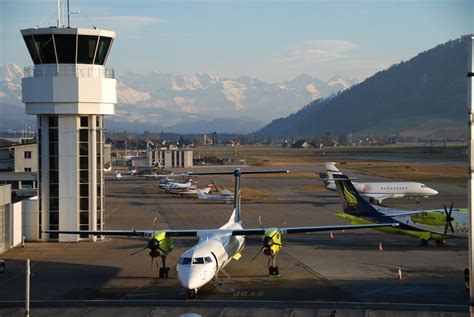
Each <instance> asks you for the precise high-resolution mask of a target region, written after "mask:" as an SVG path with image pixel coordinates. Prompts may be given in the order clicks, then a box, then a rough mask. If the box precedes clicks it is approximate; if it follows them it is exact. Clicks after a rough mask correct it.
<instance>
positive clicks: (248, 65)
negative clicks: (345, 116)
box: [0, 0, 474, 82]
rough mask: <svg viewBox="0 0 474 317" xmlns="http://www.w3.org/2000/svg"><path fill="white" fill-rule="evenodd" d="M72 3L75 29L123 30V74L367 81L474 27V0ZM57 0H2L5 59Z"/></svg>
mask: <svg viewBox="0 0 474 317" xmlns="http://www.w3.org/2000/svg"><path fill="white" fill-rule="evenodd" d="M70 2H71V9H72V10H73V11H77V10H80V12H81V13H80V14H75V15H72V26H73V27H89V26H90V23H89V20H90V21H92V23H93V24H94V25H95V26H97V27H98V28H103V29H110V30H113V31H116V32H117V39H116V41H115V44H114V48H113V50H112V53H111V55H110V58H109V61H108V66H110V67H113V68H115V70H116V71H117V72H118V73H123V72H127V71H135V72H149V71H159V72H171V73H180V74H191V73H199V72H202V73H213V74H217V75H220V76H225V77H232V78H234V77H239V76H241V75H248V76H252V77H256V78H259V79H262V80H265V81H270V82H277V81H282V80H289V79H292V78H294V77H296V76H297V75H298V74H300V73H307V74H310V75H312V76H315V77H318V78H321V79H329V78H330V77H331V76H333V75H334V74H336V73H339V74H342V75H345V76H354V77H357V78H359V79H364V78H366V77H368V76H370V75H372V74H373V73H374V72H376V71H378V70H381V69H384V68H387V67H389V66H390V65H391V64H393V63H398V62H400V61H401V60H407V59H409V58H411V57H413V56H415V55H416V54H418V53H419V52H421V51H424V50H427V49H430V48H432V47H434V46H435V45H437V44H440V43H443V42H446V41H448V40H450V39H455V38H458V37H460V36H461V35H463V34H469V33H474V28H473V23H474V22H473V20H474V13H473V10H474V4H473V3H474V1H468V0H466V1H464V0H436V1H435V0H431V1H428V0H418V1H414V0H413V1H403V0H402V1H389V0H378V1H376V0H360V1H355V0H353V1H349V0H345V1H337V0H336V1H329V0H328V1H229V0H227V1H226V0H223V1H217V0H215V1H184V0H182V1H179V0H175V1H151V0H150V1H144V0H127V1H124V0H94V1H92V0H71V1H70ZM55 7H56V1H55V0H29V1H27V0H0V40H1V46H0V64H6V63H15V64H18V65H21V66H28V65H31V64H32V62H31V60H30V58H29V56H28V54H27V50H26V47H25V45H24V42H23V40H22V38H21V36H20V33H19V30H20V29H23V28H29V27H34V26H36V25H37V24H38V23H40V22H41V21H42V20H43V19H44V18H45V17H46V16H47V15H48V13H49V12H50V11H51V10H54V8H55ZM55 19H56V16H55V15H52V18H51V19H50V20H49V21H48V20H46V21H45V22H44V23H43V24H42V25H41V26H43V27H44V26H49V25H54V24H55Z"/></svg>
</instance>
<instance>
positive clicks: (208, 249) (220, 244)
mask: <svg viewBox="0 0 474 317" xmlns="http://www.w3.org/2000/svg"><path fill="white" fill-rule="evenodd" d="M220 229H242V225H241V224H240V223H227V224H225V225H224V226H222V227H221V228H220ZM244 244H245V238H244V237H243V236H233V235H231V234H228V233H227V232H219V230H215V231H210V232H209V234H206V235H204V236H201V237H200V238H199V242H198V243H197V244H196V245H194V246H193V247H192V248H190V249H188V250H186V251H185V252H183V254H181V257H180V258H179V261H178V264H177V265H176V272H177V276H178V281H179V283H180V284H181V286H183V287H184V288H186V289H189V290H197V289H199V288H201V287H202V286H204V285H205V284H207V283H208V282H209V281H210V280H212V279H213V278H214V277H215V276H216V274H217V273H218V272H219V271H220V270H222V269H223V268H224V267H225V266H226V265H227V264H228V263H229V262H230V261H231V260H232V258H233V257H234V256H235V255H236V254H237V253H239V252H240V251H241V250H242V249H243V247H244Z"/></svg>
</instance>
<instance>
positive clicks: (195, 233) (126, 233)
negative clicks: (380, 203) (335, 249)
mask: <svg viewBox="0 0 474 317" xmlns="http://www.w3.org/2000/svg"><path fill="white" fill-rule="evenodd" d="M398 225H399V224H398V223H377V224H364V225H336V226H315V227H283V228H278V231H280V232H281V233H284V234H292V233H309V232H323V231H339V230H354V229H366V228H377V227H398ZM268 229H270V228H249V229H236V230H235V229H205V230H169V229H163V230H159V229H157V230H155V231H153V230H97V231H92V230H44V232H45V233H57V234H88V235H93V236H116V237H138V236H150V237H151V236H153V232H154V233H155V234H156V233H159V232H166V236H169V237H199V236H207V235H210V234H215V233H222V234H231V235H233V236H246V235H263V234H265V231H266V230H268Z"/></svg>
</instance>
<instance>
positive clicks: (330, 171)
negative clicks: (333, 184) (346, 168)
mask: <svg viewBox="0 0 474 317" xmlns="http://www.w3.org/2000/svg"><path fill="white" fill-rule="evenodd" d="M324 166H325V167H326V171H327V175H328V181H333V180H334V175H342V173H341V171H339V170H338V169H337V167H336V163H335V162H326V163H324Z"/></svg>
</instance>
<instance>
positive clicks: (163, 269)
mask: <svg viewBox="0 0 474 317" xmlns="http://www.w3.org/2000/svg"><path fill="white" fill-rule="evenodd" d="M161 264H162V267H160V278H168V273H169V271H170V268H169V267H167V266H166V256H162V257H161Z"/></svg>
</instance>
